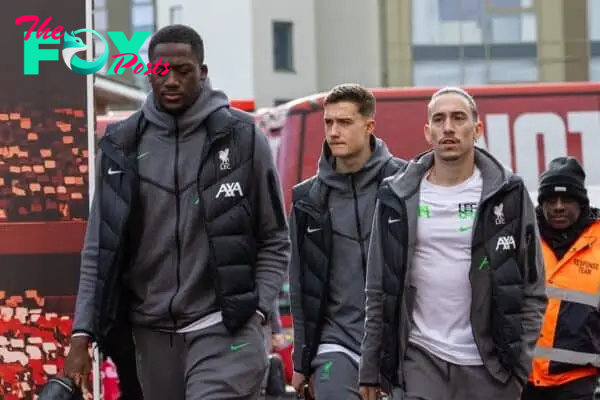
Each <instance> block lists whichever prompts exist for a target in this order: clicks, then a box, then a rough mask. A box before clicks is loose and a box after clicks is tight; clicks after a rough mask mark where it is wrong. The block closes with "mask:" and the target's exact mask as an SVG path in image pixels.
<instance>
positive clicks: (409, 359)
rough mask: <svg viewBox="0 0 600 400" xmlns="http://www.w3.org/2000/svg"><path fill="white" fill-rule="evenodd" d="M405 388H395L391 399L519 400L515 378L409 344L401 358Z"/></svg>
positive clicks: (518, 389)
mask: <svg viewBox="0 0 600 400" xmlns="http://www.w3.org/2000/svg"><path fill="white" fill-rule="evenodd" d="M404 376H405V380H406V391H403V390H402V389H396V390H394V393H393V397H392V398H393V399H394V400H492V399H493V400H519V399H520V398H521V388H520V387H519V384H518V383H517V381H516V380H515V379H511V380H509V381H508V382H507V383H506V384H502V383H500V382H498V381H496V380H495V379H494V378H493V377H492V376H491V375H490V374H489V373H488V372H487V370H486V369H485V367H484V366H464V365H455V364H451V363H448V362H446V361H443V360H441V359H439V358H437V357H435V356H434V355H432V354H430V353H429V352H427V351H426V350H424V349H422V348H420V347H417V346H414V345H410V347H409V348H408V349H407V351H406V358H405V360H404Z"/></svg>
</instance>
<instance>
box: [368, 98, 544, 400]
mask: <svg viewBox="0 0 600 400" xmlns="http://www.w3.org/2000/svg"><path fill="white" fill-rule="evenodd" d="M424 131H425V132H424V133H425V139H426V140H427V142H428V143H429V144H430V145H431V150H429V151H426V152H425V153H423V154H420V155H418V156H417V157H415V158H414V159H413V160H411V161H410V162H409V164H408V167H406V169H405V170H404V171H403V172H402V173H399V174H397V175H396V176H394V177H393V178H391V179H388V180H386V181H385V182H384V184H383V185H382V187H381V189H380V190H379V194H378V197H377V206H376V210H375V217H374V219H373V229H372V232H371V247H370V249H369V262H368V266H367V285H366V294H367V295H366V296H367V302H366V324H365V336H364V340H363V343H362V348H361V365H360V385H361V394H362V398H363V400H375V399H376V398H377V396H378V392H379V391H380V390H381V389H383V391H385V392H387V393H389V394H392V395H393V396H394V397H393V398H394V399H396V398H398V399H403V400H409V399H410V400H416V399H420V400H423V399H426V400H455V399H465V400H466V399H469V400H471V399H494V400H516V399H519V397H520V395H521V390H522V388H523V386H524V385H525V384H526V382H527V377H528V376H529V372H530V370H531V362H532V358H533V350H534V348H535V343H536V341H537V338H538V335H539V333H540V328H541V324H542V317H543V312H544V310H545V308H546V304H547V298H546V293H545V285H544V263H543V259H542V254H541V251H540V241H539V234H538V231H537V223H536V220H535V210H534V206H533V204H532V202H531V199H530V198H529V193H528V192H527V189H526V187H525V184H524V183H523V181H522V179H521V178H520V177H518V176H517V175H514V174H512V173H510V172H509V171H508V170H506V169H505V168H504V167H503V166H502V164H501V163H500V162H499V161H498V160H497V159H495V158H494V157H493V156H492V155H491V154H489V153H487V152H486V151H484V150H482V149H480V148H478V147H476V146H475V142H476V141H477V139H478V138H479V137H480V136H481V135H482V133H483V127H482V123H481V121H480V120H479V112H478V109H477V105H476V103H475V100H474V99H473V98H472V96H471V95H470V94H468V93H467V92H465V91H464V90H462V89H460V88H453V87H449V88H444V89H441V90H439V91H437V92H436V93H435V94H434V95H433V96H432V97H431V101H430V103H429V105H428V108H427V122H426V124H425V128H424Z"/></svg>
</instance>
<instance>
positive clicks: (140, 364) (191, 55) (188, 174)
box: [65, 25, 290, 400]
mask: <svg viewBox="0 0 600 400" xmlns="http://www.w3.org/2000/svg"><path fill="white" fill-rule="evenodd" d="M148 51H149V59H150V61H151V62H152V64H153V65H155V66H157V65H158V63H159V62H160V63H161V66H157V67H156V68H155V69H153V73H152V74H150V75H149V79H150V83H151V86H152V92H151V93H149V95H148V98H147V99H146V101H145V102H144V104H143V106H142V107H141V109H140V110H138V111H137V112H136V113H134V114H133V115H132V116H131V117H129V118H127V119H126V120H124V121H121V122H119V123H117V124H113V125H110V126H109V127H107V132H106V135H105V136H104V137H103V138H102V140H101V142H100V151H99V153H100V154H99V156H98V159H99V167H98V169H97V170H98V177H97V180H98V183H97V185H96V188H97V189H96V192H95V194H94V199H93V202H92V209H91V212H90V218H89V221H88V225H87V231H86V237H85V242H84V248H83V256H82V266H81V276H80V282H79V291H78V293H77V302H76V308H75V316H74V322H73V335H72V338H71V348H70V351H69V354H68V357H67V360H66V364H65V373H66V374H67V375H68V376H70V377H71V378H73V379H75V380H76V381H77V382H78V383H80V384H81V385H82V386H83V387H84V388H86V383H87V382H88V378H89V372H90V369H91V365H90V364H91V363H90V357H89V353H88V347H89V345H90V343H91V341H92V340H96V341H98V342H99V343H100V344H101V345H104V344H105V343H106V338H107V337H108V335H109V334H110V332H111V331H113V330H115V329H118V327H120V326H124V327H126V329H125V331H127V330H129V331H130V332H133V339H134V343H135V352H136V354H137V357H136V361H137V370H138V376H139V379H140V383H141V387H142V392H143V396H144V400H165V399H169V400H209V399H225V398H228V399H238V400H255V399H257V398H258V397H259V396H260V389H261V383H262V380H263V376H264V372H265V370H266V368H267V356H266V354H265V347H264V340H263V339H264V336H263V326H264V325H265V324H266V323H267V322H268V320H269V316H270V314H271V312H272V311H273V304H274V301H275V299H276V297H277V296H278V294H279V291H280V288H281V286H282V283H283V280H284V278H285V273H286V268H287V265H288V262H289V246H290V242H289V232H288V225H287V221H286V216H285V211H284V207H283V202H282V199H281V187H280V185H279V178H278V176H277V171H276V169H275V165H274V162H273V156H272V153H271V148H270V146H269V142H268V140H267V137H266V136H265V135H264V134H263V133H262V132H261V131H260V130H258V129H257V127H256V126H255V124H254V121H253V118H252V116H251V115H250V114H247V113H245V112H243V111H241V110H237V109H234V108H232V107H230V102H229V99H228V98H227V96H226V95H225V93H223V92H221V91H219V90H216V89H214V88H213V87H212V85H211V83H210V80H209V79H208V67H207V66H206V64H204V42H203V41H202V38H201V37H200V36H199V35H198V33H197V32H196V31H195V30H193V29H192V28H190V27H187V26H184V25H169V26H166V27H164V28H162V29H160V30H159V31H158V32H156V33H155V34H154V35H153V36H152V39H151V40H150V44H149V47H148ZM86 389H88V391H89V388H86Z"/></svg>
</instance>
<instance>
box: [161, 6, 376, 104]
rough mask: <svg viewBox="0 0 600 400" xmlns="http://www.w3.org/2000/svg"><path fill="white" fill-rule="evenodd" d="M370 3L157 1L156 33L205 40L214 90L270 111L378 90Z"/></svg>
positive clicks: (374, 13) (372, 15)
mask: <svg viewBox="0 0 600 400" xmlns="http://www.w3.org/2000/svg"><path fill="white" fill-rule="evenodd" d="M378 9H379V6H378V2H377V1H376V0H368V1H365V0H326V1H323V0H302V1H298V0H218V1H216V0H156V10H157V11H156V22H157V28H158V29H160V27H162V26H165V25H169V24H174V23H180V24H185V25H189V26H191V27H193V28H194V29H196V30H197V31H198V33H200V35H201V36H202V38H203V39H204V45H205V51H206V64H207V65H208V68H209V76H210V77H211V80H212V82H213V84H214V86H216V87H218V88H220V89H223V90H225V92H226V93H227V94H228V95H229V96H230V97H231V98H236V99H248V98H251V99H254V100H255V101H256V105H257V107H265V106H271V105H273V104H278V103H280V102H285V101H288V100H291V99H295V98H298V97H301V96H305V95H309V94H313V93H315V92H318V91H324V90H327V89H329V88H331V87H332V86H334V85H336V84H338V83H343V82H358V83H361V84H363V85H365V86H370V87H375V86H380V85H381V64H382V59H381V46H380V39H379V37H380V33H379V26H380V24H379V12H378Z"/></svg>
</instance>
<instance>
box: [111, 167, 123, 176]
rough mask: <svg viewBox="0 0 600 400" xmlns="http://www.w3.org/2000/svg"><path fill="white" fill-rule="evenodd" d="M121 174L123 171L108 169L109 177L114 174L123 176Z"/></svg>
mask: <svg viewBox="0 0 600 400" xmlns="http://www.w3.org/2000/svg"><path fill="white" fill-rule="evenodd" d="M123 173H124V171H119V170H114V169H112V167H111V168H109V169H108V174H109V175H116V174H123Z"/></svg>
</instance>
